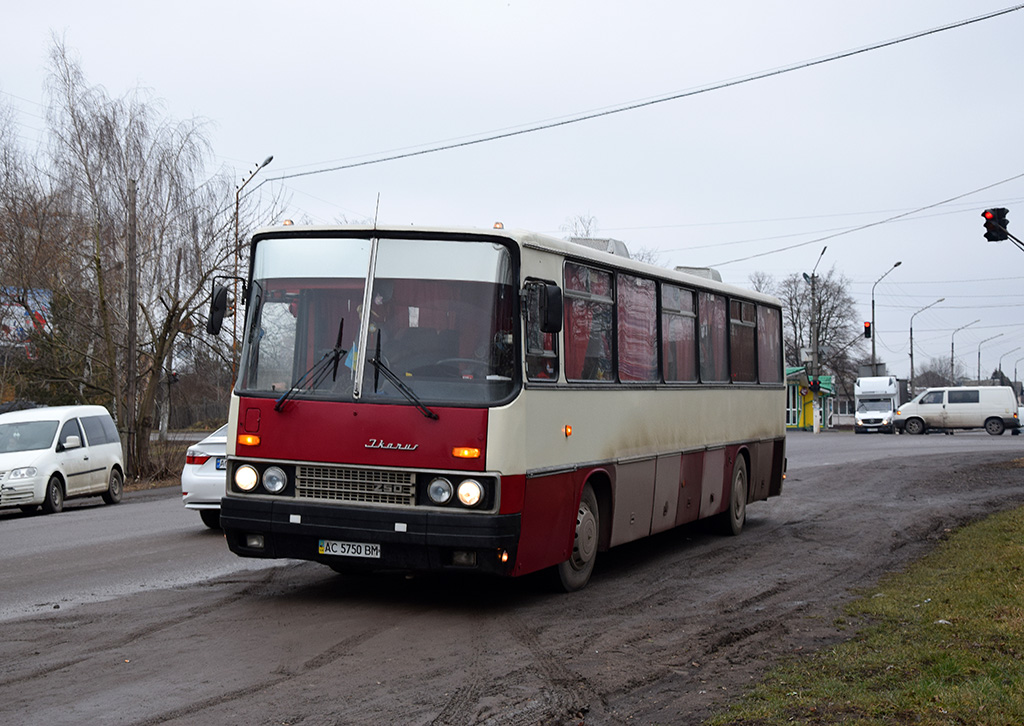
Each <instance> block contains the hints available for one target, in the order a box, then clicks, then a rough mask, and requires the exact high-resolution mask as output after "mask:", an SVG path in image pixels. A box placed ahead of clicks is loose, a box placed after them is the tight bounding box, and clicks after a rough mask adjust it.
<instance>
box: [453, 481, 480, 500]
mask: <svg viewBox="0 0 1024 726" xmlns="http://www.w3.org/2000/svg"><path fill="white" fill-rule="evenodd" d="M458 494H459V501H460V502H462V503H463V504H464V505H465V506H467V507H475V506H476V505H477V504H479V503H480V502H481V500H483V498H484V488H483V486H481V484H480V482H478V481H477V480H476V479H463V480H462V481H461V482H459V490H458Z"/></svg>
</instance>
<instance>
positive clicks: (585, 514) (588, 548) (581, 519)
mask: <svg viewBox="0 0 1024 726" xmlns="http://www.w3.org/2000/svg"><path fill="white" fill-rule="evenodd" d="M600 531H601V512H600V510H599V509H598V507H597V497H596V496H594V490H593V489H592V488H591V487H590V485H589V484H587V485H586V486H584V487H583V495H582V496H581V497H580V506H579V509H578V510H577V511H576V530H575V533H574V535H573V543H572V554H571V555H570V556H569V559H567V560H566V561H565V562H563V563H561V564H560V565H557V566H556V567H555V569H556V571H557V573H558V580H559V583H560V584H561V586H562V589H563V590H565V591H566V592H575V591H576V590H582V589H583V588H584V587H585V586H586V584H587V583H588V582H589V581H590V575H591V573H592V572H593V571H594V561H595V560H596V559H597V544H598V535H599V533H600Z"/></svg>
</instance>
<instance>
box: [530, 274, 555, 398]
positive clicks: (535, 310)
mask: <svg viewBox="0 0 1024 726" xmlns="http://www.w3.org/2000/svg"><path fill="white" fill-rule="evenodd" d="M545 284H546V283H543V282H539V281H532V282H529V283H527V285H526V378H527V380H529V381H557V380H558V338H557V337H556V336H555V334H554V333H545V332H543V330H542V328H543V327H544V326H543V314H542V310H541V297H542V294H543V290H544V286H545Z"/></svg>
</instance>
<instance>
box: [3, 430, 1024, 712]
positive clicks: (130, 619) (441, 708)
mask: <svg viewBox="0 0 1024 726" xmlns="http://www.w3.org/2000/svg"><path fill="white" fill-rule="evenodd" d="M788 454H789V476H788V478H787V482H786V485H785V488H784V492H783V495H782V496H781V497H779V498H776V499H772V500H771V501H769V502H764V503H758V504H755V505H752V506H751V507H749V508H748V517H749V518H748V525H747V528H746V530H745V531H744V533H743V534H742V535H741V536H740V537H722V536H719V535H717V534H714V533H712V532H710V531H708V528H706V527H702V526H691V527H685V528H681V529H679V530H675V531H673V532H669V533H665V534H663V535H658V536H656V537H652V538H648V539H647V540H644V541H641V542H638V543H632V544H629V545H625V546H622V547H619V548H616V549H614V550H612V551H610V552H607V553H602V554H601V556H600V557H599V559H598V565H597V569H596V571H595V574H594V578H593V580H592V581H591V584H590V585H589V586H588V587H587V588H586V589H585V590H583V591H582V592H580V593H574V594H572V595H565V594H555V593H552V592H550V591H549V590H548V589H547V588H546V584H545V583H544V581H543V579H542V578H539V577H530V578H523V579H518V580H489V579H482V578H467V579H446V578H437V577H423V578H412V579H406V578H403V577H396V576H375V577H342V576H339V575H336V574H334V573H333V572H331V571H330V570H329V569H328V568H325V567H323V566H319V565H315V564H313V563H293V562H273V563H262V562H260V561H255V560H242V559H239V558H236V557H235V556H234V555H231V554H230V553H229V552H228V550H227V548H226V546H225V545H224V542H223V538H222V537H221V536H220V535H219V534H218V533H216V532H212V531H210V530H207V529H206V528H205V527H203V525H202V524H201V522H200V520H199V517H198V515H197V514H196V513H194V512H186V511H185V510H184V509H183V508H182V507H181V504H180V500H179V499H180V497H179V494H178V492H177V491H176V490H173V489H171V490H157V491H152V492H140V493H130V494H129V495H128V496H126V498H125V500H124V501H123V502H122V503H121V504H119V505H116V506H104V505H102V504H99V503H98V500H97V503H91V502H90V503H84V504H83V503H73V502H70V503H69V505H68V508H67V509H66V510H65V512H63V513H62V514H59V515H51V516H42V515H35V516H26V515H23V514H21V513H20V512H17V511H14V512H4V513H0V553H2V560H0V562H2V563H3V564H2V565H0V622H2V627H3V632H4V637H3V638H2V639H0V718H2V719H3V720H5V721H7V722H10V723H19V724H45V725H46V726H57V725H59V724H83V723H108V724H132V725H134V726H142V725H150V724H173V725H178V724H182V725H183V724H195V723H215V724H302V725H303V726H311V725H313V724H317V725H319V724H379V723H401V724H539V723H543V724H579V723H586V724H591V725H594V724H624V723H627V722H628V723H642V724H643V723H651V724H653V723H672V724H676V723H683V724H687V723H699V722H700V719H701V718H703V717H705V716H707V715H708V714H709V713H711V711H712V709H714V708H716V707H718V706H720V705H721V704H722V703H725V702H726V701H727V700H728V699H729V698H732V697H734V696H735V695H737V694H739V693H740V692H742V690H743V689H744V688H745V687H747V686H749V685H750V684H751V683H753V682H754V681H755V680H756V679H757V678H759V677H760V676H761V674H762V673H763V671H764V669H765V668H767V667H768V666H769V665H771V663H773V662H775V661H776V660H777V659H778V658H779V657H782V656H784V655H788V654H792V653H794V652H802V651H808V650H812V649H815V648H819V647H825V646H827V645H828V644H830V643H833V642H837V641H838V640H840V639H842V638H845V637H849V635H850V632H847V631H846V630H845V629H844V628H843V627H841V625H840V624H839V621H840V620H841V616H840V615H838V613H839V612H840V611H839V608H840V606H841V605H842V603H843V602H845V601H846V600H848V599H850V598H851V597H852V596H853V594H852V593H853V592H854V591H859V590H860V589H862V588H864V587H869V586H870V585H871V584H872V583H873V582H875V581H877V579H878V578H879V577H880V576H881V575H882V574H883V573H885V572H887V571H890V570H893V569H899V568H900V567H902V566H904V565H905V564H906V563H907V562H909V561H910V560H912V559H913V558H916V557H918V556H920V555H921V554H922V553H924V552H925V551H927V550H928V548H930V547H931V546H932V545H933V544H934V542H936V541H937V540H938V539H941V537H943V536H944V533H946V532H948V531H949V530H950V529H951V528H953V527H955V526H957V525H959V524H961V523H963V522H965V521H968V520H970V519H972V518H976V517H980V516H984V515H985V514H987V513H989V512H992V511H996V510H999V509H1004V508H1007V507H1011V506H1017V505H1020V504H1024V474H1022V472H1024V469H1020V468H1018V466H1017V465H1016V464H1014V463H1013V462H1014V461H1015V460H1017V459H1020V458H1021V457H1024V437H1011V436H1009V435H1005V436H1002V437H990V436H987V435H985V434H974V433H958V434H957V435H956V436H924V437H909V436H882V435H878V436H875V435H870V436H854V435H852V434H848V433H838V432H825V433H822V434H819V435H814V434H811V433H805V432H795V433H793V434H791V435H790V437H789V441H788Z"/></svg>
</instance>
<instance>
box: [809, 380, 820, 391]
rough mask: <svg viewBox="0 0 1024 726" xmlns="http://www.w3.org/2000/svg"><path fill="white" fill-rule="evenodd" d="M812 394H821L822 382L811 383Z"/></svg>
mask: <svg viewBox="0 0 1024 726" xmlns="http://www.w3.org/2000/svg"><path fill="white" fill-rule="evenodd" d="M810 389H811V393H821V381H820V380H817V381H810Z"/></svg>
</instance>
